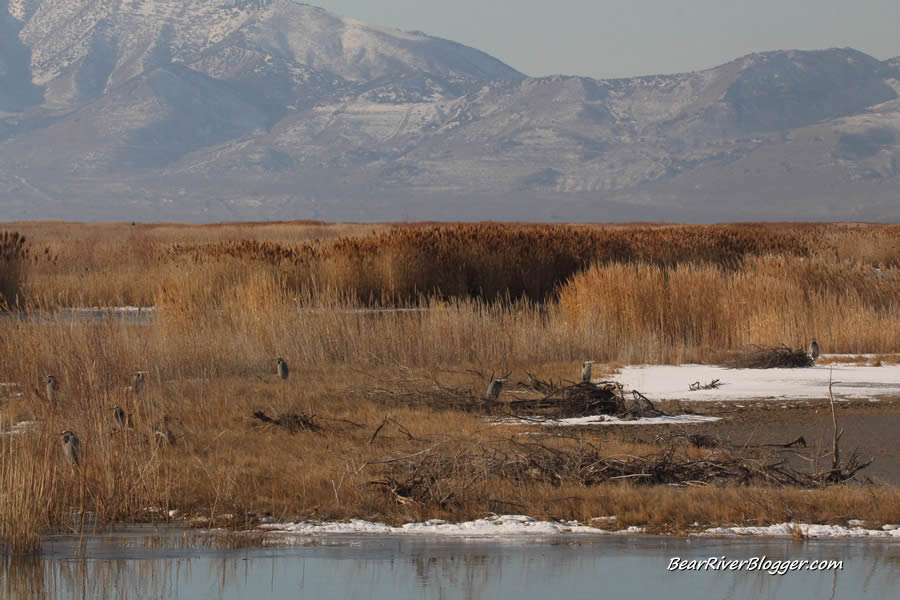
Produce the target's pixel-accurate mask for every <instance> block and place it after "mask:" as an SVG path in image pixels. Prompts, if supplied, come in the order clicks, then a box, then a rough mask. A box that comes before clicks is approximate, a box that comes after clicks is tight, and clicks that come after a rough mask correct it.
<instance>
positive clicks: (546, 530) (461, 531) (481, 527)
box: [260, 515, 643, 538]
mask: <svg viewBox="0 0 900 600" xmlns="http://www.w3.org/2000/svg"><path fill="white" fill-rule="evenodd" d="M260 529H264V530H266V531H271V532H273V533H280V534H294V535H300V536H310V535H328V534H376V535H431V536H450V537H489V538H493V537H506V536H511V535H512V536H518V535H558V534H564V533H591V534H601V535H602V534H608V533H610V532H607V531H604V530H602V529H597V528H594V527H587V526H584V525H579V524H578V523H577V522H575V521H538V520H536V519H534V518H532V517H528V516H525V515H495V516H490V517H485V518H484V519H476V520H474V521H465V522H462V523H451V522H449V521H443V520H440V519H432V520H429V521H424V522H421V523H406V524H404V525H401V526H400V527H391V526H390V525H385V524H384V523H373V522H372V521H364V520H361V519H352V520H350V521H349V522H346V523H319V522H313V521H302V522H300V523H272V524H267V525H260ZM642 531H643V529H642V528H639V527H634V526H632V527H629V528H628V529H625V530H622V531H621V532H615V533H640V532H642Z"/></svg>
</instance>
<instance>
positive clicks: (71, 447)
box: [60, 429, 81, 467]
mask: <svg viewBox="0 0 900 600" xmlns="http://www.w3.org/2000/svg"><path fill="white" fill-rule="evenodd" d="M60 435H61V436H62V450H63V456H64V457H65V458H66V460H67V461H68V462H69V463H71V464H73V465H75V466H76V467H77V466H78V447H79V446H80V445H81V441H80V440H79V439H78V436H77V435H75V434H74V433H73V432H72V431H69V430H68V429H66V430H65V431H63V432H62V433H61V434H60Z"/></svg>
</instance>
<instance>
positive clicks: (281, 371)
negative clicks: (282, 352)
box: [275, 356, 288, 379]
mask: <svg viewBox="0 0 900 600" xmlns="http://www.w3.org/2000/svg"><path fill="white" fill-rule="evenodd" d="M275 364H276V365H278V376H279V377H281V378H282V379H287V378H288V366H287V362H286V361H285V360H284V359H283V358H281V357H280V356H279V357H278V358H276V359H275Z"/></svg>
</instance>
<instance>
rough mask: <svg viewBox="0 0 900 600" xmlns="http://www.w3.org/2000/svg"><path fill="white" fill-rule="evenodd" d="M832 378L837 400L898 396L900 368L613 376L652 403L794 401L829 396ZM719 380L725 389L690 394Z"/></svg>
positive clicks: (642, 369) (690, 370)
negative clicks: (696, 386) (693, 386)
mask: <svg viewBox="0 0 900 600" xmlns="http://www.w3.org/2000/svg"><path fill="white" fill-rule="evenodd" d="M829 377H830V378H831V379H832V389H833V391H834V394H835V398H840V399H844V400H847V399H877V398H882V397H888V396H898V397H900V365H883V366H880V367H869V366H861V365H855V364H833V365H821V366H816V367H810V368H805V369H726V368H724V367H716V366H710V365H677V366H673V365H646V366H632V367H623V368H622V369H621V370H620V373H619V374H618V375H616V376H615V377H614V379H615V380H616V381H618V382H619V383H621V384H622V385H623V386H624V387H625V390H626V392H627V391H630V390H638V391H640V392H641V393H642V394H644V395H646V396H647V397H648V398H650V399H652V400H709V401H725V400H763V399H774V400H796V399H814V398H828V381H829ZM715 379H718V380H719V382H720V383H721V384H722V385H721V387H719V388H716V389H712V390H697V391H690V389H689V388H690V385H691V384H692V383H695V382H699V383H700V384H701V385H706V384H708V383H710V382H711V381H713V380H715Z"/></svg>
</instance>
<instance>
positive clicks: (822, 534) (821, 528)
mask: <svg viewBox="0 0 900 600" xmlns="http://www.w3.org/2000/svg"><path fill="white" fill-rule="evenodd" d="M797 530H799V532H800V533H801V534H802V535H803V536H804V537H809V538H864V537H865V538H872V537H874V538H897V539H900V525H885V526H884V527H882V528H881V529H865V528H863V527H853V526H851V527H844V526H842V525H807V524H804V523H779V524H777V525H767V526H765V527H712V528H710V529H707V530H705V531H703V533H701V534H700V535H710V536H712V535H722V536H766V537H792V536H793V535H794V532H795V531H797Z"/></svg>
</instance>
